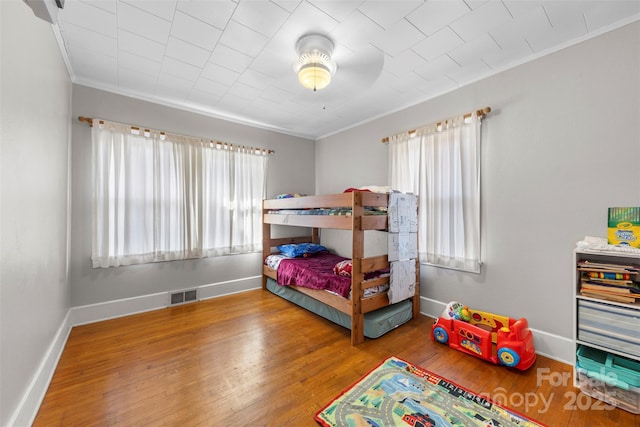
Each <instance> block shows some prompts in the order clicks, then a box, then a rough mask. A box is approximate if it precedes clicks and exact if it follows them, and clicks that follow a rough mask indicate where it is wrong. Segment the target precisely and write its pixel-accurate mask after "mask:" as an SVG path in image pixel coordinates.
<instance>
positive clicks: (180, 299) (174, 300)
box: [169, 289, 198, 305]
mask: <svg viewBox="0 0 640 427" xmlns="http://www.w3.org/2000/svg"><path fill="white" fill-rule="evenodd" d="M197 300H198V290H197V289H187V290H186V291H176V292H169V305H178V304H184V303H187V302H194V301H197Z"/></svg>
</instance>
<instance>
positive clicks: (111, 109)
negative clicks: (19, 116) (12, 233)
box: [70, 85, 315, 314]
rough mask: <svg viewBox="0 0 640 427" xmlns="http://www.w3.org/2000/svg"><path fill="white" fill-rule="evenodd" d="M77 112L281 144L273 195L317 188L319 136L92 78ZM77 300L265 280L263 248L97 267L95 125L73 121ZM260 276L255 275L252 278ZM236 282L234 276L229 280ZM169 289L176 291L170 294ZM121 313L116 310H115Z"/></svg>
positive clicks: (80, 89) (270, 188)
mask: <svg viewBox="0 0 640 427" xmlns="http://www.w3.org/2000/svg"><path fill="white" fill-rule="evenodd" d="M73 116H74V118H76V117H77V116H88V117H96V118H102V119H107V120H112V121H118V122H123V123H128V124H135V125H140V126H145V127H150V128H154V129H158V130H165V131H169V132H174V133H180V134H185V135H192V136H197V137H203V138H211V139H216V140H221V141H226V142H230V143H233V144H240V145H243V144H244V145H250V146H254V147H261V148H268V149H272V150H275V154H273V155H271V156H270V157H269V166H268V167H269V173H268V177H267V196H268V197H272V196H274V195H276V194H278V193H285V192H294V191H295V192H301V193H309V194H310V193H313V189H314V182H315V163H314V162H315V147H314V143H313V141H310V140H306V139H302V138H298V137H293V136H288V135H283V134H280V133H277V132H273V131H268V130H263V129H258V128H252V127H248V126H244V125H240V124H235V123H231V122H228V121H223V120H218V119H214V118H211V117H207V116H204V115H200V114H195V113H191V112H186V111H181V110H176V109H173V108H169V107H166V106H162V105H158V104H153V103H150V102H146V101H141V100H137V99H133V98H128V97H125V96H121V95H116V94H113V93H109V92H104V91H101V90H97V89H92V88H88V87H85V86H79V85H74V86H73ZM72 129H73V143H72V144H73V149H72V151H73V159H72V167H73V178H72V182H73V189H72V194H73V207H72V223H73V227H72V233H71V257H70V282H71V305H72V306H74V307H77V306H85V305H88V304H98V303H105V302H109V301H114V300H120V299H124V298H134V297H140V296H145V295H150V294H156V293H159V292H167V291H171V290H176V289H187V288H193V287H196V286H206V285H213V286H211V287H210V289H211V292H213V293H215V294H221V293H229V292H237V291H241V290H244V289H247V288H250V287H255V286H260V284H261V278H260V275H261V274H262V270H261V265H262V258H261V257H262V254H261V253H255V254H247V255H229V256H224V257H216V258H205V259H198V260H186V261H171V262H160V263H152V264H143V265H132V266H126V267H117V268H108V269H94V268H92V267H91V130H90V127H89V126H88V125H87V124H86V123H81V122H79V121H77V120H74V121H73V126H72ZM251 278H253V279H251ZM229 282H231V283H229ZM167 297H168V295H167ZM114 314H115V313H114Z"/></svg>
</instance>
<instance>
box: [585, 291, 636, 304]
mask: <svg viewBox="0 0 640 427" xmlns="http://www.w3.org/2000/svg"><path fill="white" fill-rule="evenodd" d="M580 294H582V295H584V296H585V297H591V298H597V299H603V300H608V301H615V302H624V303H629V304H633V303H634V302H636V298H635V297H634V296H632V295H629V294H616V293H613V292H607V293H603V292H599V291H591V290H588V289H581V290H580Z"/></svg>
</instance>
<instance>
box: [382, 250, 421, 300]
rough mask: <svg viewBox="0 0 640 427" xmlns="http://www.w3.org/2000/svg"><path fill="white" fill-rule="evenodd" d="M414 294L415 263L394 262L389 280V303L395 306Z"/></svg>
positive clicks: (413, 261) (412, 261)
mask: <svg viewBox="0 0 640 427" xmlns="http://www.w3.org/2000/svg"><path fill="white" fill-rule="evenodd" d="M415 292H416V261H415V260H409V261H394V262H392V263H391V277H390V278H389V292H388V293H387V296H388V297H389V303H390V304H395V303H397V302H400V301H404V300H406V299H407V298H411V297H412V296H413V295H414V294H415Z"/></svg>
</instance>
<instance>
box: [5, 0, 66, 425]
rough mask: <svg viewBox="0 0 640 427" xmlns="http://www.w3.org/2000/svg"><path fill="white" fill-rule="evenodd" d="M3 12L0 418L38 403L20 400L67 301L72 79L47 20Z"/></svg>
mask: <svg viewBox="0 0 640 427" xmlns="http://www.w3.org/2000/svg"><path fill="white" fill-rule="evenodd" d="M0 14H1V15H2V16H1V22H2V24H1V39H2V42H1V43H2V45H1V49H0V50H1V52H2V53H1V55H2V56H1V58H2V59H1V64H2V65H1V67H2V68H1V70H2V72H1V74H2V77H1V81H2V86H1V87H2V88H1V94H2V104H1V114H0V117H1V122H2V126H0V127H1V138H0V140H1V144H2V145H1V150H2V154H1V157H2V160H1V162H2V169H1V179H2V183H1V191H0V196H1V197H2V206H1V209H0V212H1V221H0V223H1V235H2V243H1V256H0V270H1V271H2V275H1V285H0V289H1V294H0V340H1V343H2V344H1V346H2V347H1V350H0V356H1V358H0V402H1V403H0V425H3V426H4V425H7V424H9V423H10V422H11V423H13V422H15V424H16V425H20V426H22V425H27V424H28V423H29V421H30V420H29V418H26V419H25V418H24V414H25V413H26V414H27V417H29V416H30V415H31V414H32V413H33V409H34V406H33V405H35V408H37V404H38V403H39V402H38V401H37V397H38V396H36V400H35V401H26V402H25V401H21V400H22V398H23V396H25V395H26V394H28V392H29V390H31V389H32V388H33V386H34V384H33V383H32V380H36V375H37V374H38V372H39V371H40V368H41V363H43V361H44V360H45V359H46V354H47V353H49V352H50V350H51V349H50V346H51V345H52V344H53V343H54V341H55V338H56V335H57V333H58V330H59V328H60V325H61V324H63V320H64V318H65V316H66V314H67V311H68V309H69V287H68V283H67V204H68V203H67V194H68V192H67V188H68V182H67V181H68V179H67V178H68V158H69V141H70V129H69V123H70V113H71V82H70V79H69V77H68V74H67V70H66V68H65V65H64V62H63V61H62V59H61V56H60V50H59V48H58V45H57V43H56V40H55V37H54V33H53V31H52V28H51V26H50V25H49V24H47V23H46V22H44V21H41V20H39V19H37V18H36V17H35V16H34V15H33V13H32V12H31V9H29V8H28V7H27V6H26V5H25V3H24V2H22V1H20V0H11V1H2V2H0ZM55 357H56V356H55V355H53V358H54V359H55ZM45 387H46V384H45ZM36 394H37V393H36ZM30 405H31V406H30ZM20 409H25V411H24V412H21V411H20Z"/></svg>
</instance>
